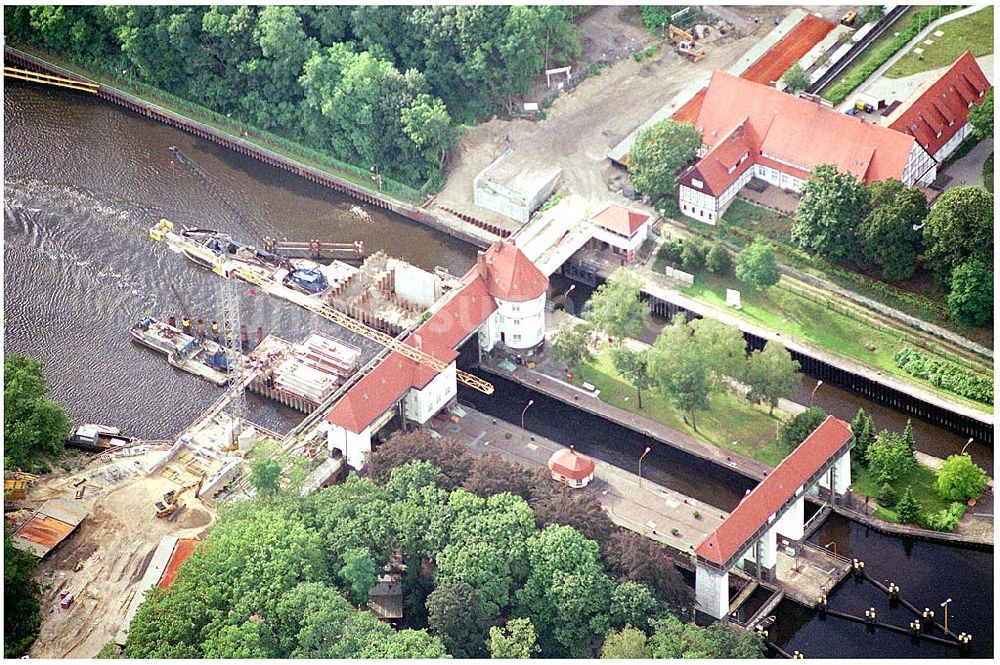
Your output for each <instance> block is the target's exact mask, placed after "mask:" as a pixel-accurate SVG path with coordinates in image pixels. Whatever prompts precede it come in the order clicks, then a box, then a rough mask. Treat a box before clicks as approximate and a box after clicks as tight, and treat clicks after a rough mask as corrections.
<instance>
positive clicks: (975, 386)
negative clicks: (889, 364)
mask: <svg viewBox="0 0 1000 665" xmlns="http://www.w3.org/2000/svg"><path fill="white" fill-rule="evenodd" d="M893 362H895V363H896V367H899V368H900V369H902V370H903V371H904V372H906V373H907V374H909V375H911V376H916V377H919V378H921V379H927V380H928V381H930V382H931V385H934V386H937V387H939V388H944V389H945V390H948V391H950V392H953V393H955V394H956V395H961V396H962V397H968V398H969V399H973V400H976V401H977V402H982V403H984V404H992V403H993V379H992V378H986V377H983V376H977V375H975V374H973V373H972V372H969V371H967V370H964V369H962V368H961V367H959V366H958V365H956V364H955V363H951V362H947V361H944V360H936V359H934V358H928V357H927V356H925V355H924V354H922V353H920V352H919V351H915V350H913V349H912V348H910V347H908V346H907V347H903V348H902V349H900V350H899V351H897V352H896V355H894V356H893Z"/></svg>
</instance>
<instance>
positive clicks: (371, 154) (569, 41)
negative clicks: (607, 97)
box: [4, 5, 580, 187]
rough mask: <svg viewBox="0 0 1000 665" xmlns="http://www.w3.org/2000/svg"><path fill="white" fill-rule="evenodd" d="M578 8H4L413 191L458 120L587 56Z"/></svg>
mask: <svg viewBox="0 0 1000 665" xmlns="http://www.w3.org/2000/svg"><path fill="white" fill-rule="evenodd" d="M575 14H576V10H574V9H573V8H570V7H552V6H539V7H524V6H513V7H511V6H489V7H481V6H432V7H406V6H377V5H372V6H358V7H340V6H263V7H253V6H250V7H248V6H241V7H237V6H200V7H185V6H135V7H129V6H109V7H83V6H64V7H58V6H56V7H51V6H47V7H41V6H39V7H27V6H22V7H7V8H5V12H4V19H5V21H4V23H5V31H6V33H7V36H8V39H9V41H10V42H12V43H13V44H27V45H32V46H37V47H42V48H45V49H49V50H51V51H53V52H55V53H57V54H59V55H62V56H64V57H66V58H68V59H70V60H73V61H76V62H78V63H80V64H82V65H84V66H87V67H92V68H95V69H99V70H104V71H106V72H113V73H114V74H115V75H118V73H119V72H124V74H123V76H124V78H126V79H134V80H138V81H141V82H142V83H145V84H149V85H152V86H155V87H158V88H161V89H163V90H166V91H167V92H169V93H171V94H174V95H177V96H179V97H181V98H183V99H185V100H188V101H191V102H194V103H196V104H200V105H203V106H206V107H208V108H210V109H212V110H214V111H216V112H218V113H222V114H232V116H233V117H234V118H238V119H239V120H240V121H241V122H243V123H248V124H251V125H253V126H255V127H257V128H260V129H263V130H266V131H270V132H275V133H277V134H280V135H282V136H285V137H286V138H289V139H292V140H297V141H301V142H303V143H305V144H307V145H308V146H310V147H312V148H316V149H319V150H323V151H326V152H328V153H329V154H330V155H332V156H333V157H335V158H337V159H340V160H344V161H349V162H352V163H354V164H356V165H358V166H360V167H361V168H364V169H367V168H368V167H369V166H372V165H376V166H378V167H379V169H380V170H381V172H383V173H385V174H386V176H388V177H393V178H396V179H399V180H403V181H405V182H407V183H409V184H411V185H414V186H418V187H419V186H421V185H423V184H424V183H425V182H430V183H431V185H432V186H433V185H435V184H436V183H438V182H440V179H441V168H442V166H443V164H444V161H445V160H446V158H447V155H448V151H449V150H450V149H451V148H452V146H453V145H454V141H455V123H454V122H453V120H452V118H453V117H455V118H458V119H459V121H460V122H463V123H468V122H473V121H474V120H475V119H476V118H481V117H486V116H488V115H489V114H490V113H493V112H494V111H496V110H499V109H506V110H507V111H508V112H510V111H511V110H512V108H513V105H514V101H515V100H516V98H517V97H518V96H520V95H523V94H525V93H527V92H528V91H529V90H530V89H531V87H532V85H533V84H534V82H535V80H536V78H537V77H538V75H539V74H540V73H541V71H542V70H543V69H544V68H545V67H553V66H560V65H564V64H568V63H569V62H570V61H572V60H573V59H574V58H577V57H579V55H580V43H579V37H578V35H577V30H576V28H575V27H574V26H573V24H572V23H571V19H572V18H573V16H574V15H575Z"/></svg>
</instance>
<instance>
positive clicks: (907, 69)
mask: <svg viewBox="0 0 1000 665" xmlns="http://www.w3.org/2000/svg"><path fill="white" fill-rule="evenodd" d="M940 30H941V32H943V33H944V35H943V36H942V37H935V36H933V35H928V36H927V39H929V40H931V41H933V42H934V43H933V44H929V45H928V44H923V43H921V44H920V46H919V48H922V49H923V50H924V52H923V53H922V54H921V55H919V56H917V55H915V54H914V53H913V49H910V52H908V53H907V54H906V55H904V56H903V57H902V58H900V59H899V60H898V61H897V62H896V64H894V65H893V66H892V67H890V68H889V69H888V70H887V71H886V72H885V75H886V77H887V78H893V79H895V78H902V77H903V76H910V75H911V74H918V73H920V72H925V71H927V70H929V69H937V68H939V67H947V66H948V65H950V64H951V63H953V62H955V60H956V59H957V58H958V56H960V55H962V54H963V53H965V52H966V51H972V55H974V56H976V57H979V56H981V55H989V54H990V53H993V7H987V8H986V9H983V10H982V11H978V12H976V13H974V14H969V15H968V16H963V17H962V18H960V19H955V20H954V21H952V22H950V23H945V24H944V25H942V26H941V27H940Z"/></svg>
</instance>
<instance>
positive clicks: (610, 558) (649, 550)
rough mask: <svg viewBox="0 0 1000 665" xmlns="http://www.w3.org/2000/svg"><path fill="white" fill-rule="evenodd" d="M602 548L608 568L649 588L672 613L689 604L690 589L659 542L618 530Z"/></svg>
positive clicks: (628, 579)
mask: <svg viewBox="0 0 1000 665" xmlns="http://www.w3.org/2000/svg"><path fill="white" fill-rule="evenodd" d="M601 549H602V552H603V557H604V561H605V563H606V564H607V566H608V569H609V570H610V571H611V572H612V573H613V574H615V575H616V576H618V578H619V579H621V580H625V581H633V582H639V583H640V584H643V585H645V586H647V587H649V588H650V589H652V590H653V591H654V592H655V594H656V597H657V598H658V599H660V600H661V601H662V602H664V603H665V604H666V605H667V606H668V607H669V608H670V609H671V610H673V611H674V612H675V613H678V614H680V613H684V612H687V610H688V609H689V608H690V607H691V589H690V587H688V586H687V584H686V583H685V582H684V578H683V577H681V574H680V573H679V572H678V571H677V567H676V566H675V565H674V561H673V559H672V558H671V557H670V554H669V553H668V552H667V550H666V548H665V547H664V546H663V545H661V544H660V543H658V542H656V541H655V540H652V539H650V538H644V537H643V536H640V535H639V534H637V533H635V532H633V531H625V530H623V529H620V530H618V531H616V532H615V533H613V534H612V535H611V537H610V538H609V539H608V541H607V543H605V544H604V545H603V546H602V548H601Z"/></svg>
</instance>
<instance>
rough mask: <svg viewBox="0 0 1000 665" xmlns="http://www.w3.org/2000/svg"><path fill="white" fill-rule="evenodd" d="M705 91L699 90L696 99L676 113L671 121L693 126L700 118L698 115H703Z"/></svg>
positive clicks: (689, 101) (692, 99)
mask: <svg viewBox="0 0 1000 665" xmlns="http://www.w3.org/2000/svg"><path fill="white" fill-rule="evenodd" d="M705 90H706V88H702V89H701V90H699V91H698V93H697V94H696V95H695V96H694V97H692V98H691V99H690V100H688V103H687V104H685V105H684V106H682V107H680V108H679V109H677V110H676V111H674V114H673V115H672V116H670V119H671V120H674V121H676V122H686V123H689V124H692V125H693V124H694V121H695V120H696V119H697V118H698V114H699V113H701V105H702V103H703V102H704V101H705Z"/></svg>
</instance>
